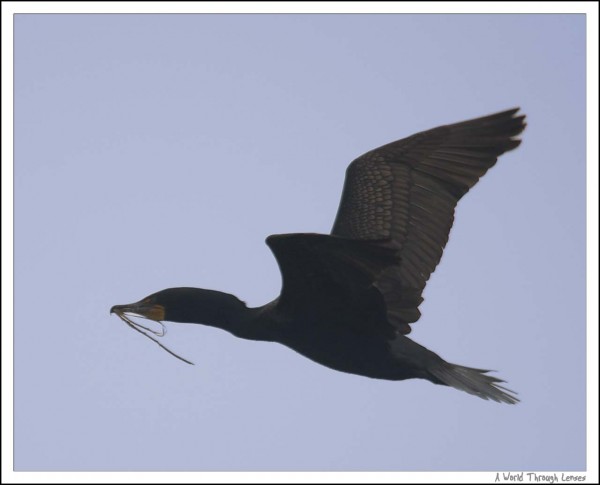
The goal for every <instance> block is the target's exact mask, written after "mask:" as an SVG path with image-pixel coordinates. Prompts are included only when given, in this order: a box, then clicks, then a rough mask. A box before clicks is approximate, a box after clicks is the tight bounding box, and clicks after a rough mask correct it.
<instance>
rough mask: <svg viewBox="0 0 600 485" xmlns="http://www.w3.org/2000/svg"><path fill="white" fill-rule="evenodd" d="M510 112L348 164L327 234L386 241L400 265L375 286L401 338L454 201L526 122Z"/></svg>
mask: <svg viewBox="0 0 600 485" xmlns="http://www.w3.org/2000/svg"><path fill="white" fill-rule="evenodd" d="M518 110H519V109H518V108H517V109H512V110H509V111H504V112H502V113H497V114H494V115H491V116H486V117H483V118H477V119H474V120H469V121H464V122H462V123H456V124H453V125H446V126H440V127H438V128H434V129H432V130H428V131H424V132H421V133H417V134H416V135H413V136H410V137H408V138H404V139H402V140H398V141H395V142H393V143H389V144H387V145H384V146H382V147H380V148H377V149H375V150H372V151H370V152H367V153H365V154H364V155H362V156H361V157H359V158H357V159H356V160H354V161H353V162H352V163H351V164H350V166H349V167H348V169H347V171H346V180H345V183H344V190H343V193H342V200H341V203H340V207H339V210H338V213H337V217H336V219H335V223H334V225H333V230H332V234H333V235H336V236H341V237H344V238H352V239H389V240H391V241H392V242H393V244H395V245H396V246H397V248H398V249H399V257H400V261H399V262H398V263H397V264H394V265H392V266H390V267H388V268H387V269H386V270H385V271H383V272H382V273H381V274H380V276H379V277H378V280H377V282H376V286H377V287H378V288H379V290H380V291H381V293H382V295H383V296H384V299H385V302H386V305H387V311H388V318H389V319H390V321H391V322H392V323H394V324H396V325H397V326H398V328H399V329H400V330H401V331H402V332H403V333H408V332H409V331H410V327H409V326H408V325H407V324H408V323H412V322H415V321H417V320H418V319H419V317H420V312H419V310H418V306H419V304H420V303H421V302H422V301H423V300H422V298H421V293H422V291H423V289H424V288H425V284H426V282H427V280H428V279H429V276H430V275H431V273H432V272H433V271H434V269H435V267H436V266H437V264H438V263H439V261H440V258H441V256H442V252H443V250H444V246H445V245H446V243H447V241H448V234H449V232H450V228H451V227H452V223H453V221H454V208H455V207H456V203H457V202H458V200H459V199H460V198H461V197H462V196H463V195H465V194H466V193H467V192H468V190H469V189H470V188H471V187H473V185H475V183H476V182H477V181H478V180H479V179H480V178H481V177H482V176H483V175H484V174H485V173H486V172H487V171H488V170H489V169H490V168H491V167H492V166H493V165H494V164H495V163H496V160H497V158H498V156H499V155H501V154H502V153H504V152H506V151H509V150H512V149H514V148H516V147H517V146H518V145H519V144H520V140H517V139H514V138H513V137H515V136H516V135H518V134H519V133H521V132H522V131H523V129H524V128H525V123H524V121H523V120H524V118H525V116H516V114H517V111H518Z"/></svg>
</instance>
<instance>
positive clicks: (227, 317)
mask: <svg viewBox="0 0 600 485" xmlns="http://www.w3.org/2000/svg"><path fill="white" fill-rule="evenodd" d="M185 290H186V291H185V292H182V294H181V295H180V298H181V300H180V301H179V302H177V303H176V304H174V305H173V306H172V307H169V308H168V312H167V315H166V316H165V320H169V321H172V322H182V323H198V324H202V325H208V326H209V327H216V328H220V329H223V330H227V331H228V332H230V333H232V334H233V335H235V336H236V337H240V338H245V339H250V340H272V336H271V335H270V329H269V325H268V319H265V318H264V312H261V311H260V310H261V308H248V307H247V306H246V304H245V303H244V302H243V301H241V300H239V299H238V298H237V297H235V296H234V295H230V294H228V293H223V292H220V291H213V290H203V289H199V288H186V289H185ZM259 316H260V317H261V318H259Z"/></svg>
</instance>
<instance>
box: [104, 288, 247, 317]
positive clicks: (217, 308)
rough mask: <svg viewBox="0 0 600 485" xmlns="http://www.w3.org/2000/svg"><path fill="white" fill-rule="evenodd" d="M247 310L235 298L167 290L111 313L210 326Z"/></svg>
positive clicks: (196, 290) (197, 290)
mask: <svg viewBox="0 0 600 485" xmlns="http://www.w3.org/2000/svg"><path fill="white" fill-rule="evenodd" d="M244 310H246V305H245V304H244V303H243V302H242V301H240V300H238V299H237V298H236V297H235V296H233V295H229V294H227V293H221V292H219V291H213V290H204V289H201V288H167V289H166V290H162V291H159V292H157V293H153V294H151V295H148V296H147V297H145V298H142V299H141V300H140V301H138V302H136V303H129V304H127V305H115V306H113V307H112V308H111V309H110V313H116V314H117V315H119V316H122V315H124V314H133V315H138V316H140V317H143V318H147V319H149V320H154V321H157V322H158V321H163V320H168V321H170V322H188V323H206V324H210V322H212V321H213V320H217V321H221V320H229V317H230V316H231V315H232V314H233V313H241V312H243V311H244Z"/></svg>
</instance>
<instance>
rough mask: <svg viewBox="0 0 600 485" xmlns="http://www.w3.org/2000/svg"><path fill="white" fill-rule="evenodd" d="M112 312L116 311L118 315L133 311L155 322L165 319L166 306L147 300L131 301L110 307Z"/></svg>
mask: <svg viewBox="0 0 600 485" xmlns="http://www.w3.org/2000/svg"><path fill="white" fill-rule="evenodd" d="M110 313H111V314H112V313H116V314H117V315H123V314H125V313H133V314H135V315H139V316H140V317H144V318H147V319H148V320H154V321H155V322H160V321H162V320H164V319H165V307H164V306H162V305H158V304H155V303H150V302H149V301H147V300H142V301H138V302H137V303H129V304H127V305H115V306H113V307H112V308H111V309H110Z"/></svg>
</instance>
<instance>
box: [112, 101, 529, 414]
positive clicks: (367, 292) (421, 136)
mask: <svg viewBox="0 0 600 485" xmlns="http://www.w3.org/2000/svg"><path fill="white" fill-rule="evenodd" d="M518 111H519V108H516V109H511V110H508V111H504V112H502V113H497V114H493V115H490V116H486V117H483V118H477V119H473V120H469V121H464V122H461V123H456V124H452V125H446V126H440V127H438V128H434V129H432V130H428V131H424V132H421V133H417V134H416V135H413V136H410V137H408V138H404V139H402V140H398V141H395V142H392V143H389V144H387V145H384V146H382V147H380V148H377V149H375V150H372V151H370V152H367V153H365V154H364V155H362V156H361V157H359V158H357V159H356V160H354V161H353V162H352V163H351V164H350V165H349V167H348V169H347V170H346V180H345V183H344V190H343V193H342V200H341V203H340V207H339V209H338V213H337V217H336V219H335V223H334V225H333V230H332V231H331V235H323V234H278V235H272V236H269V237H268V238H267V240H266V242H267V245H268V246H269V247H270V248H271V250H272V251H273V254H274V255H275V258H276V259H277V262H278V264H279V268H280V270H281V274H282V280H283V287H282V290H281V294H280V296H279V297H278V298H276V299H275V300H273V301H272V302H270V303H267V304H266V305H264V306H261V307H258V308H248V307H246V305H245V304H244V303H243V302H242V301H240V300H239V299H238V298H236V297H235V296H233V295H229V294H227V293H221V292H218V291H212V290H204V289H198V288H169V289H166V290H162V291H159V292H158V293H154V294H152V295H150V296H147V297H146V298H144V299H142V300H140V301H139V302H137V303H132V304H129V305H115V306H113V307H112V308H111V310H110V311H111V313H113V312H114V313H117V314H118V315H119V316H120V317H121V318H124V319H125V320H126V321H127V322H128V324H130V325H133V328H135V329H136V330H138V331H140V330H139V329H138V328H137V326H138V324H135V323H134V322H132V321H131V320H129V319H128V318H127V317H126V315H127V314H135V315H138V316H142V317H145V318H148V319H151V320H155V321H159V322H160V321H163V320H168V321H173V322H184V323H201V324H205V325H209V326H212V327H218V328H222V329H223V330H227V331H228V332H231V333H232V334H233V335H235V336H237V337H240V338H244V339H249V340H263V341H272V342H279V343H281V344H283V345H286V346H288V347H289V348H291V349H293V350H295V351H297V352H299V353H300V354H302V355H304V356H305V357H308V358H309V359H312V360H313V361H315V362H318V363H319V364H322V365H324V366H327V367H330V368H331V369H335V370H338V371H342V372H349V373H352V374H359V375H363V376H367V377H372V378H377V379H389V380H402V379H410V378H416V377H418V378H422V379H428V380H429V381H431V382H433V383H435V384H444V385H447V386H452V387H455V388H457V389H460V390H463V391H466V392H468V393H470V394H474V395H476V396H479V397H481V398H483V399H492V400H494V401H498V402H505V403H510V404H514V403H516V402H518V401H519V400H518V399H517V397H516V396H515V395H514V394H515V393H514V392H513V391H510V390H509V389H506V388H505V387H503V386H502V385H500V384H499V383H501V382H504V381H502V380H501V379H498V378H496V377H492V376H490V375H487V372H489V371H487V370H482V369H473V368H470V367H463V366H460V365H455V364H451V363H449V362H446V361H445V360H444V359H442V358H441V357H439V356H438V355H437V354H435V353H433V352H431V351H430V350H428V349H426V348H425V347H422V346H421V345H419V344H417V343H415V342H414V341H413V340H411V339H409V338H408V337H407V336H406V335H407V334H408V333H409V332H410V326H409V324H411V323H414V322H416V321H417V320H418V319H419V317H420V315H421V314H420V312H419V310H418V307H419V305H420V304H421V302H422V301H423V298H422V297H421V293H422V292H423V289H424V288H425V284H426V282H427V280H428V279H429V276H430V275H431V273H432V272H433V271H434V269H435V267H436V266H437V264H438V263H439V261H440V258H441V256H442V251H443V249H444V246H445V245H446V242H447V241H448V234H449V231H450V228H451V226H452V222H453V219H454V208H455V206H456V203H457V202H458V201H459V200H460V198H461V197H462V196H463V195H465V194H466V193H467V192H468V191H469V189H470V188H471V187H473V185H475V183H476V182H477V181H478V180H479V178H480V177H482V176H483V175H484V174H485V173H486V172H487V171H488V169H489V168H491V167H492V166H493V165H494V164H495V163H496V160H497V157H498V156H499V155H501V154H502V153H504V152H506V151H509V150H512V149H514V148H516V147H517V146H518V145H519V144H520V140H519V139H515V138H514V137H515V136H517V135H519V134H520V133H521V132H522V131H523V129H524V128H525V123H524V118H525V116H517V112H518ZM142 328H145V327H142ZM153 340H154V339H153ZM155 342H156V343H158V341H156V340H155ZM159 345H161V346H162V344H160V343H159ZM167 350H168V349H167Z"/></svg>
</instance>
